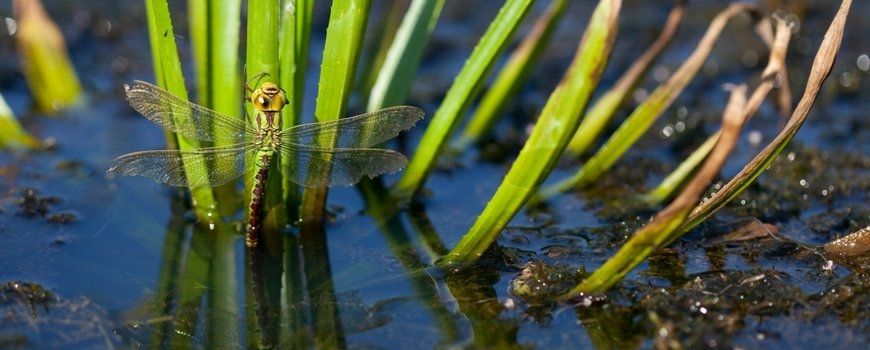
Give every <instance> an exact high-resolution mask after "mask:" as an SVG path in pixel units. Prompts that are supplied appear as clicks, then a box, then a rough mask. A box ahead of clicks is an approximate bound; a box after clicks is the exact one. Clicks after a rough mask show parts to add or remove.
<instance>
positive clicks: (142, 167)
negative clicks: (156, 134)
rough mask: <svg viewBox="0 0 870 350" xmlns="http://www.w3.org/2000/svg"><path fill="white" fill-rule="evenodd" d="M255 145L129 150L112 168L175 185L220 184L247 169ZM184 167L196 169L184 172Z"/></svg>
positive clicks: (111, 169)
mask: <svg viewBox="0 0 870 350" xmlns="http://www.w3.org/2000/svg"><path fill="white" fill-rule="evenodd" d="M253 149H254V146H253V145H241V144H240V145H235V146H231V147H220V148H201V149H196V150H186V151H180V150H159V151H141V152H133V153H127V154H125V155H122V156H120V157H118V158H116V159H115V164H114V165H112V167H111V168H109V171H111V172H117V173H119V174H121V175H138V176H145V177H148V178H151V179H153V180H154V181H157V182H162V183H165V184H168V185H172V186H180V187H185V186H186V187H196V186H203V185H205V186H218V185H222V184H225V183H227V182H230V181H231V180H233V179H235V178H237V177H239V176H241V175H242V173H244V171H245V154H246V153H249V152H250V151H252V150H253ZM185 167H187V168H189V169H193V171H191V172H190V173H189V174H185Z"/></svg>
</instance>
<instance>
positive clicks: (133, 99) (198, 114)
mask: <svg viewBox="0 0 870 350" xmlns="http://www.w3.org/2000/svg"><path fill="white" fill-rule="evenodd" d="M125 88H126V90H127V100H128V101H130V106H131V107H133V109H135V110H136V111H137V112H139V113H141V114H142V115H143V116H145V118H148V120H150V121H152V122H154V123H155V124H157V125H160V126H161V127H163V128H164V129H166V130H169V131H172V132H174V133H177V134H180V135H183V136H185V137H190V138H194V139H197V140H202V141H216V140H221V141H225V142H226V143H230V144H236V143H242V142H250V140H252V139H253V138H254V135H255V132H254V130H253V127H252V126H249V125H248V124H247V123H245V121H244V120H242V119H238V118H235V117H232V116H229V115H226V114H222V113H219V112H216V111H213V110H211V109H208V108H205V107H203V106H199V105H196V104H193V103H190V102H188V101H185V100H183V99H181V98H180V97H178V96H175V95H173V94H172V93H171V92H169V91H166V90H164V89H162V88H160V87H158V86H155V85H152V84H149V83H146V82H144V81H139V80H135V81H134V82H133V85H132V86H125Z"/></svg>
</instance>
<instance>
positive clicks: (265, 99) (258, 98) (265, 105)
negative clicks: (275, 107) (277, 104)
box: [251, 89, 272, 111]
mask: <svg viewBox="0 0 870 350" xmlns="http://www.w3.org/2000/svg"><path fill="white" fill-rule="evenodd" d="M251 103H253V104H254V107H255V108H257V109H259V110H261V111H262V110H268V109H269V105H270V104H271V103H272V99H271V98H269V96H268V95H266V94H265V93H263V91H262V90H260V89H257V91H254V93H253V94H251Z"/></svg>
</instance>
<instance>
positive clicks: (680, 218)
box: [561, 0, 851, 299]
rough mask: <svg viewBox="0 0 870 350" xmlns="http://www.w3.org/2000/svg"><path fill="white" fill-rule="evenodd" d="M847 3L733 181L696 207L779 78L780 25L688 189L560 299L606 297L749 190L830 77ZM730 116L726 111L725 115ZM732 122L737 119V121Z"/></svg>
mask: <svg viewBox="0 0 870 350" xmlns="http://www.w3.org/2000/svg"><path fill="white" fill-rule="evenodd" d="M850 6H851V0H844V1H843V2H842V3H841V5H840V9H839V10H838V11H837V14H836V15H835V16H834V19H833V20H832V21H831V25H830V27H829V28H828V31H827V32H826V34H825V37H824V40H823V41H822V43H821V45H820V46H819V50H818V53H817V54H816V58H815V60H814V61H813V66H812V69H811V71H810V76H809V78H808V81H807V86H806V89H805V91H804V95H803V97H802V98H801V100H800V102H799V103H798V105H797V107H796V108H795V110H794V112H793V113H792V116H791V118H790V119H789V121H788V123H787V124H786V126H785V127H784V128H783V130H782V131H781V132H780V133H779V135H777V137H776V138H775V139H774V140H773V141H771V143H770V144H768V145H767V147H765V148H764V150H762V151H761V152H760V153H759V154H758V155H756V157H755V158H753V159H752V160H751V161H750V162H749V163H748V164H747V165H746V166H745V167H744V168H743V169H742V170H741V171H740V172H739V173H738V174H737V175H735V176H734V177H733V178H732V179H731V180H730V181H729V182H728V183H726V184H725V185H724V186H722V187H721V188H720V189H719V190H718V191H717V192H716V193H715V194H713V195H711V196H710V198H708V199H706V200H704V201H703V202H701V203H700V204H697V205H696V203H697V202H698V200H699V198H700V196H701V195H702V194H703V191H705V190H706V187H707V185H708V184H709V183H710V181H711V180H712V178H713V176H715V174H716V173H718V169H719V168H721V166H722V163H723V162H724V160H725V157H726V156H727V153H728V152H730V149H731V148H732V147H733V143H735V142H736V139H737V137H738V136H739V133H738V132H739V125H742V124H743V123H744V122H745V120H746V119H747V118H748V117H749V116H750V115H752V114H753V113H755V112H756V111H757V110H758V108H759V106H760V104H761V102H762V101H763V100H764V98H765V96H766V95H767V93H768V92H769V91H770V88H771V86H772V85H773V81H774V80H775V78H776V76H777V75H778V74H782V72H784V69H785V53H786V48H787V45H788V41H789V38H790V35H791V25H790V24H788V23H786V22H785V21H784V20H780V21H779V24H778V26H777V31H776V39H775V40H774V42H773V45H772V46H773V48H772V51H771V58H770V63H769V65H768V67H767V68H766V69H765V72H764V79H763V81H762V83H761V84H760V86H759V87H757V88H756V90H755V91H754V92H753V94H752V96H751V97H750V99H749V100H748V102H742V103H737V105H738V107H739V108H738V107H735V105H734V104H732V103H729V107H728V108H727V110H726V113H725V117H724V119H725V120H724V121H723V129H722V132H721V134H720V136H719V138H718V141H717V146H715V147H714V148H713V150H712V152H711V154H710V155H709V156H708V157H707V159H706V160H705V162H704V165H703V166H702V168H701V170H699V172H698V174H697V175H696V176H695V177H694V178H693V179H692V180H691V182H690V183H689V184H688V185H687V186H686V188H685V189H684V190H683V192H682V193H681V194H680V195H679V196H678V197H677V198H676V199H674V201H673V202H671V204H670V205H668V206H667V207H666V208H665V209H663V210H662V211H660V212H659V213H658V214H656V216H655V217H654V218H653V220H652V221H651V222H650V223H649V224H647V225H645V226H644V227H642V228H641V229H639V230H638V231H636V232H635V233H634V235H633V236H632V238H631V239H629V241H628V242H626V244H624V245H623V246H622V247H621V248H620V249H619V251H618V252H617V253H616V254H615V255H614V256H613V257H611V258H610V259H608V261H607V262H605V263H604V265H602V266H601V267H600V268H599V269H598V270H596V271H595V272H593V273H592V275H590V276H589V277H587V278H586V279H585V280H584V281H583V282H581V283H580V284H579V285H578V286H577V287H575V288H574V289H572V290H571V291H570V292H568V293H566V294H565V295H563V296H562V297H561V299H569V298H572V297H576V296H579V295H582V294H585V293H597V292H604V291H606V290H607V289H609V288H610V287H612V286H613V285H614V284H615V283H617V282H618V281H620V280H622V278H623V277H624V276H625V275H626V274H627V273H628V272H629V271H631V269H633V268H634V267H636V266H637V265H638V264H640V263H641V262H642V261H643V260H644V259H645V258H646V257H647V256H648V255H649V254H650V253H651V252H652V251H653V250H654V249H657V248H659V247H662V246H664V245H667V244H670V243H671V242H673V241H674V240H676V239H677V238H678V237H680V236H681V235H683V234H685V233H686V232H688V231H689V230H690V229H692V228H694V227H695V226H696V225H697V224H698V223H700V222H702V221H703V220H704V219H706V218H707V217H708V216H709V215H711V214H712V213H713V212H715V211H716V210H718V209H719V208H721V207H722V206H724V205H725V204H726V203H727V202H728V201H729V200H731V199H733V198H734V197H735V196H736V195H737V194H738V193H740V192H741V191H742V190H743V189H745V188H746V187H747V186H749V185H750V184H751V183H752V181H753V180H755V179H756V178H757V177H758V176H759V175H760V174H761V173H762V172H763V171H764V170H765V169H767V168H768V167H769V166H770V163H771V162H772V161H773V160H774V159H775V158H776V156H777V155H778V154H779V153H780V152H781V151H782V149H783V148H785V146H786V145H787V144H788V142H789V141H790V140H791V138H792V137H794V134H795V133H796V132H797V130H798V129H799V128H800V125H801V124H802V123H803V121H804V120H805V119H806V116H807V114H808V113H809V110H810V108H811V107H812V105H813V103H814V102H815V99H816V97H817V96H818V93H819V90H820V88H821V85H822V83H823V82H824V81H825V79H826V78H827V77H828V74H829V73H830V72H831V67H833V64H834V60H835V58H836V56H837V52H838V51H839V48H840V43H841V41H842V39H843V28H844V27H845V24H846V17H847V15H848V13H849V8H850ZM729 110H730V111H729ZM735 116H736V117H735Z"/></svg>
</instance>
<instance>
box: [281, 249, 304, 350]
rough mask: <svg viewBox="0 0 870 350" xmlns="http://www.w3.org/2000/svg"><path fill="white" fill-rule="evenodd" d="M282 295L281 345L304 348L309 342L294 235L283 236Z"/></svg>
mask: <svg viewBox="0 0 870 350" xmlns="http://www.w3.org/2000/svg"><path fill="white" fill-rule="evenodd" d="M283 260H284V261H283V265H284V271H283V278H282V282H283V288H282V293H283V296H282V298H281V300H282V303H281V324H282V325H283V327H281V329H279V332H280V334H279V336H280V337H281V343H280V344H281V345H282V346H283V347H285V348H288V349H306V348H310V347H311V344H310V341H309V340H308V334H307V332H306V331H305V328H306V327H305V325H306V323H307V319H308V317H307V315H306V309H305V308H304V307H303V305H304V302H305V290H304V288H303V287H304V285H303V284H302V269H301V268H300V267H301V264H300V262H301V261H300V258H299V240H298V239H297V237H296V236H289V235H288V236H285V237H284V259H283Z"/></svg>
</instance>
